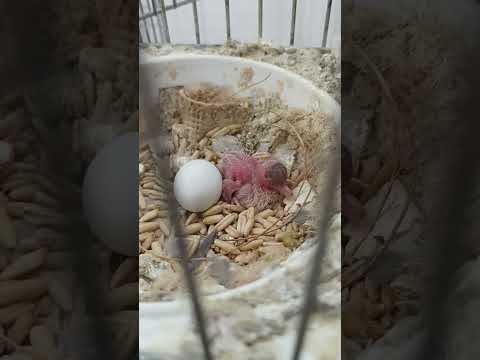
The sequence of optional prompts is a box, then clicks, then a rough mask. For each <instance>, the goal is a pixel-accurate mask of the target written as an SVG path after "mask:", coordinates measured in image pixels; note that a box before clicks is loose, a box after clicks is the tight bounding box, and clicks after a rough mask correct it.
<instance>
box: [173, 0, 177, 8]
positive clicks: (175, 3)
mask: <svg viewBox="0 0 480 360" xmlns="http://www.w3.org/2000/svg"><path fill="white" fill-rule="evenodd" d="M172 3H173V8H174V9H176V8H177V0H172Z"/></svg>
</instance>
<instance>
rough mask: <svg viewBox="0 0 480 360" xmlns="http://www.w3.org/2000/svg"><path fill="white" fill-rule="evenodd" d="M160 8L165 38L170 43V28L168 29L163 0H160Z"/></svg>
mask: <svg viewBox="0 0 480 360" xmlns="http://www.w3.org/2000/svg"><path fill="white" fill-rule="evenodd" d="M160 10H161V15H162V19H163V30H164V34H165V40H166V42H167V43H170V30H169V29H168V20H167V11H166V10H165V0H160Z"/></svg>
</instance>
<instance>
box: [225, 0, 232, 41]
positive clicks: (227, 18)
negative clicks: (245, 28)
mask: <svg viewBox="0 0 480 360" xmlns="http://www.w3.org/2000/svg"><path fill="white" fill-rule="evenodd" d="M225 21H226V22H227V40H228V41H230V40H231V39H232V34H231V32H230V0H225Z"/></svg>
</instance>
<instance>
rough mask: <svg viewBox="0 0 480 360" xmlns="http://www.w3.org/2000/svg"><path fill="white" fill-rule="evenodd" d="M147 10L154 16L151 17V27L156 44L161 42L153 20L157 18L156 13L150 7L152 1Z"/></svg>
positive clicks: (148, 2)
mask: <svg viewBox="0 0 480 360" xmlns="http://www.w3.org/2000/svg"><path fill="white" fill-rule="evenodd" d="M146 3H147V9H148V11H149V12H150V13H151V14H153V15H152V16H150V25H151V26H152V35H153V38H154V41H155V42H159V40H158V37H157V31H156V30H155V23H154V22H153V18H154V17H155V16H154V15H155V13H154V11H153V9H152V8H151V7H150V1H147V2H146ZM146 23H147V21H146V20H145V24H146Z"/></svg>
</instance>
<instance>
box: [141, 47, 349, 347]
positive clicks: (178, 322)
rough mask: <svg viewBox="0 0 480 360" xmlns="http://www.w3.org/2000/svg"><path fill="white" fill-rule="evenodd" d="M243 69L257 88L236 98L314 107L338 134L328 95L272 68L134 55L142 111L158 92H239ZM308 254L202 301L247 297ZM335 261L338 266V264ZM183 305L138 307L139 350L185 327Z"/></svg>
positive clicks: (336, 110) (218, 59) (229, 60)
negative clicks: (264, 96)
mask: <svg viewBox="0 0 480 360" xmlns="http://www.w3.org/2000/svg"><path fill="white" fill-rule="evenodd" d="M245 69H251V70H253V78H252V80H251V83H257V82H260V83H259V84H258V85H257V86H255V87H252V89H247V90H245V91H244V92H242V96H253V95H254V94H255V93H256V92H258V91H259V90H264V91H265V92H267V93H275V92H276V93H278V94H279V95H280V98H281V99H282V101H284V102H285V103H286V104H288V105H289V106H292V107H297V108H302V109H311V108H312V107H316V108H318V109H320V110H321V111H323V112H325V113H329V114H331V115H332V119H334V120H333V121H335V123H336V126H337V127H338V129H339V127H340V106H339V105H338V103H337V102H336V101H335V100H334V99H333V98H332V97H331V96H330V95H328V94H327V93H326V92H325V91H322V90H320V89H318V88H317V87H315V86H314V85H313V84H312V83H311V82H309V81H307V80H305V79H304V78H302V77H300V76H298V75H296V74H293V73H291V72H289V71H286V70H283V69H281V68H279V67H276V66H274V65H270V64H266V63H261V62H256V61H252V60H247V59H242V58H236V57H228V56H217V55H183V54H182V55H175V54H171V55H167V56H159V57H156V56H151V55H148V54H145V53H143V52H141V53H140V77H142V78H144V79H145V78H146V79H148V81H147V83H148V88H147V89H148V92H147V94H145V95H144V96H145V98H144V100H145V102H146V104H147V105H154V104H155V103H156V100H157V98H158V92H159V89H161V88H169V87H174V86H189V85H197V84H199V83H205V82H208V83H213V84H215V85H220V86H230V87H232V88H233V90H234V91H237V90H239V87H240V86H241V85H240V83H241V81H240V80H241V76H242V71H244V70H245ZM267 77H268V78H267ZM266 78H267V79H266ZM264 79H266V80H264ZM263 80H264V81H263ZM338 133H340V132H338ZM338 246H340V245H338ZM312 250H313V248H312V247H310V248H309V249H305V251H302V253H301V254H299V253H298V252H295V253H294V254H292V255H291V256H290V257H289V258H288V259H287V260H286V261H285V262H284V263H283V264H282V266H280V267H279V268H278V269H276V270H275V271H272V272H270V273H268V274H266V275H265V276H264V277H262V278H260V279H259V280H257V281H255V282H252V283H249V284H246V285H244V286H241V287H238V288H236V289H232V290H229V291H225V292H223V293H220V294H215V295H210V296H207V298H208V299H209V300H212V301H216V300H219V301H225V300H228V299H235V298H238V297H240V296H242V295H244V294H245V293H248V292H249V291H252V290H255V289H258V288H259V287H262V286H265V285H266V284H268V283H272V282H275V279H278V278H280V277H283V276H285V272H287V271H289V270H290V269H293V268H298V267H299V266H304V263H305V261H306V258H305V257H306V256H309V255H310V254H311V253H312ZM338 254H340V252H338ZM338 261H340V258H339V259H338ZM189 305H190V304H189V302H186V301H181V300H178V301H168V302H167V301H164V302H155V303H140V305H139V312H140V313H139V318H140V328H139V331H140V338H139V342H140V344H139V345H140V349H141V350H142V349H145V348H149V347H150V345H151V344H152V342H154V341H155V339H158V338H159V336H160V335H159V333H161V332H165V334H170V335H172V334H171V332H172V331H173V332H175V328H178V327H182V326H183V325H182V323H183V322H186V323H188V322H189V320H188V318H189V316H190V306H189ZM172 336H173V335H172ZM172 341H173V339H172ZM173 342H175V341H173Z"/></svg>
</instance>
